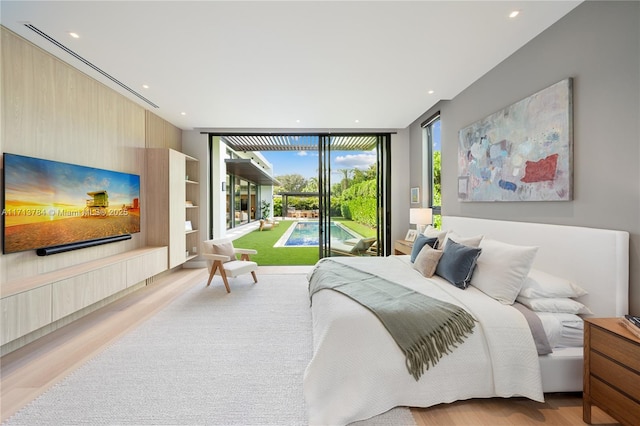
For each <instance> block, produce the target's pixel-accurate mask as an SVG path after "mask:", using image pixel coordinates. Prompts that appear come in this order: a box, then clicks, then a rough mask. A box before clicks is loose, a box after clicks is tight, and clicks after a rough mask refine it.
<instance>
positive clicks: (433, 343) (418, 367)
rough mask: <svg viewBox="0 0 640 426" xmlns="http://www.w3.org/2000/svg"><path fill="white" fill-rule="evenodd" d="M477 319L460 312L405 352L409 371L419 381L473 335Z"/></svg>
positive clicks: (463, 311)
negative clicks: (431, 367)
mask: <svg viewBox="0 0 640 426" xmlns="http://www.w3.org/2000/svg"><path fill="white" fill-rule="evenodd" d="M474 326H475V319H474V318H473V317H472V316H471V315H470V314H469V313H468V312H467V311H465V310H463V309H460V310H458V311H457V312H456V313H455V314H454V315H453V316H452V317H451V318H449V319H448V320H447V321H446V323H445V324H444V325H443V326H442V327H440V328H439V329H438V330H436V331H434V332H433V333H431V335H429V336H424V337H422V338H420V340H419V341H417V342H416V343H415V344H414V345H413V346H412V347H410V348H409V349H408V350H406V351H405V356H406V365H407V370H408V371H409V373H410V374H411V375H412V376H413V378H414V379H415V380H416V381H417V380H419V379H420V377H421V376H422V374H424V372H425V371H426V370H429V368H430V366H434V365H436V363H437V362H438V361H440V358H442V356H443V355H446V354H448V353H450V352H451V349H452V348H457V347H458V345H457V344H458V343H462V342H463V338H464V337H466V336H467V334H469V333H473V328H474Z"/></svg>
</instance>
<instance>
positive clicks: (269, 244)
mask: <svg viewBox="0 0 640 426" xmlns="http://www.w3.org/2000/svg"><path fill="white" fill-rule="evenodd" d="M294 223H295V221H289V220H283V221H281V222H280V224H279V225H278V226H275V227H273V228H271V229H270V230H268V231H259V230H257V229H256V230H255V231H253V232H249V233H248V234H247V235H244V236H242V237H240V238H238V239H236V240H234V241H233V245H234V247H241V248H251V249H255V250H257V251H258V254H253V255H251V260H253V261H254V262H256V263H258V265H261V266H274V265H314V264H315V263H316V262H317V261H318V247H274V246H273V245H274V244H275V243H276V241H278V240H279V239H280V237H281V236H282V234H284V233H285V232H286V230H287V229H289V227H290V226H293V224H294Z"/></svg>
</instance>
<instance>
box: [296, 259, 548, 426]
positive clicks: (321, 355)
mask: <svg viewBox="0 0 640 426" xmlns="http://www.w3.org/2000/svg"><path fill="white" fill-rule="evenodd" d="M332 260H336V261H340V262H344V263H348V264H350V265H351V266H354V267H357V268H360V269H363V270H366V271H367V272H370V273H375V274H378V275H380V276H382V277H384V278H386V279H388V280H391V281H395V282H397V283H400V284H402V285H404V286H406V287H409V288H411V289H413V290H415V291H419V292H421V293H424V294H427V295H429V296H431V297H435V298H437V299H440V300H444V301H447V302H451V303H455V304H458V305H460V306H463V307H464V308H465V309H466V310H467V311H468V312H469V313H471V314H472V315H473V316H474V318H475V319H476V320H477V321H478V323H477V324H476V327H475V328H474V332H473V334H472V335H470V336H469V337H467V338H466V339H465V341H464V343H463V344H461V345H459V347H458V348H457V349H455V350H454V351H453V352H452V353H450V354H448V355H446V356H444V357H443V358H442V359H441V360H440V361H439V363H438V364H437V365H436V366H435V367H432V368H430V369H429V370H428V371H427V372H426V373H425V374H424V375H423V376H422V377H421V378H420V380H419V381H416V380H415V379H414V378H413V377H412V376H411V375H410V374H409V372H408V371H407V368H406V366H405V356H404V354H403V353H402V351H401V350H400V348H399V347H398V346H397V344H396V343H395V341H394V340H393V339H392V338H391V336H390V335H389V333H388V332H387V331H386V329H385V328H384V327H383V326H382V324H381V323H380V321H379V320H378V319H377V318H376V317H375V316H374V315H373V314H372V313H371V312H370V311H368V310H367V309H366V308H364V307H362V306H361V305H359V304H358V303H357V302H354V301H353V300H351V299H349V298H348V297H346V296H343V295H342V294H340V293H338V292H335V291H333V290H321V291H319V292H317V293H316V294H315V295H314V296H313V303H312V306H311V310H312V315H313V345H314V354H313V358H312V359H311V362H310V363H309V365H308V366H307V369H306V371H305V374H304V395H305V399H306V403H307V409H308V414H309V424H310V425H344V424H348V423H351V422H354V421H357V420H363V419H367V418H370V417H373V416H376V415H378V414H381V413H384V412H385V411H388V410H390V409H391V408H393V407H397V406H412V407H429V406H432V405H435V404H439V403H446V402H453V401H456V400H461V399H469V398H486V397H511V396H524V397H527V398H530V399H533V400H535V401H540V402H543V401H544V395H543V392H542V383H541V376H540V365H539V362H538V354H537V351H536V347H535V343H534V341H533V337H532V336H531V332H530V331H529V327H528V325H527V322H526V320H525V319H524V317H523V316H522V314H520V312H518V311H517V310H516V309H515V308H512V307H510V306H505V305H502V304H501V303H500V302H497V301H495V300H493V299H491V298H490V297H488V296H486V295H485V294H484V293H482V292H481V291H479V290H477V289H476V288H474V287H469V288H467V289H466V290H461V289H458V288H457V287H455V286H453V285H451V284H449V283H448V282H446V281H445V280H443V279H441V278H440V277H437V276H434V278H432V279H427V278H424V277H423V276H422V275H421V274H420V273H419V272H418V271H416V270H414V269H413V268H412V267H411V264H410V263H409V256H389V257H384V258H383V257H352V258H335V257H334V258H332Z"/></svg>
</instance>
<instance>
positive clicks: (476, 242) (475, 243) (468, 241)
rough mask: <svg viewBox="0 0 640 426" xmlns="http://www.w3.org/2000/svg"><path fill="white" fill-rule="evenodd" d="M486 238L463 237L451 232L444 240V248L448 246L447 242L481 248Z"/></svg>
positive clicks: (476, 236) (478, 236) (475, 236)
mask: <svg viewBox="0 0 640 426" xmlns="http://www.w3.org/2000/svg"><path fill="white" fill-rule="evenodd" d="M482 238H484V235H474V236H473V237H463V236H461V235H458V234H456V233H455V232H453V231H449V232H448V233H447V235H446V237H445V239H444V244H443V246H442V247H444V246H446V245H447V241H449V240H453V241H455V242H456V243H458V244H462V245H465V246H469V247H480V242H481V241H482Z"/></svg>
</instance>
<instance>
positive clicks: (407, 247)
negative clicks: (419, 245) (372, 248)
mask: <svg viewBox="0 0 640 426" xmlns="http://www.w3.org/2000/svg"><path fill="white" fill-rule="evenodd" d="M412 249H413V241H407V240H396V242H395V243H394V244H393V254H411V250H412Z"/></svg>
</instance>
